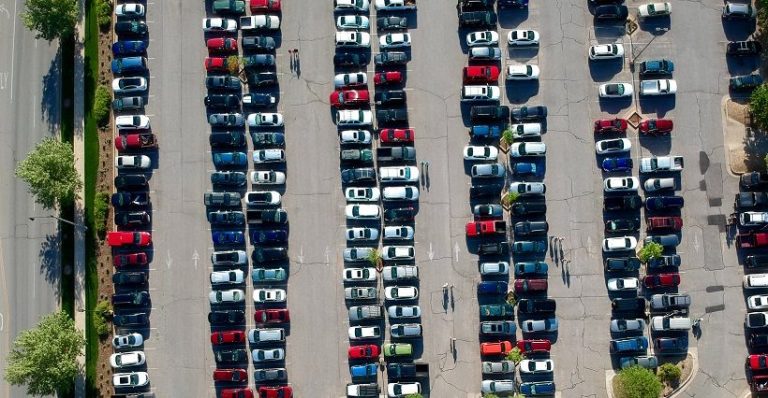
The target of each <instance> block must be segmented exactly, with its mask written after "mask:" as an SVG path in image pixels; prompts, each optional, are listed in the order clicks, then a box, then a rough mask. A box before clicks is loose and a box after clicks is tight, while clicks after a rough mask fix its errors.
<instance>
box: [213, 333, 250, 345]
mask: <svg viewBox="0 0 768 398" xmlns="http://www.w3.org/2000/svg"><path fill="white" fill-rule="evenodd" d="M244 341H245V333H244V332H243V331H242V330H224V331H221V332H213V333H211V344H231V343H242V342H244Z"/></svg>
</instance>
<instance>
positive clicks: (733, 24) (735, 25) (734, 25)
mask: <svg viewBox="0 0 768 398" xmlns="http://www.w3.org/2000/svg"><path fill="white" fill-rule="evenodd" d="M722 24H723V33H725V37H726V39H728V40H729V41H738V40H748V39H749V36H750V35H752V33H753V32H754V31H755V27H756V23H755V21H754V20H751V21H738V20H733V21H731V20H728V19H725V18H722Z"/></svg>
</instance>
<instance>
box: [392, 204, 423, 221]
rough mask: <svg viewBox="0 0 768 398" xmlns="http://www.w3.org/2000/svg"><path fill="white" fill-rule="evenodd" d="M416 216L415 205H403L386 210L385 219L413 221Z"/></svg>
mask: <svg viewBox="0 0 768 398" xmlns="http://www.w3.org/2000/svg"><path fill="white" fill-rule="evenodd" d="M415 216H416V209H414V208H413V207H401V208H396V209H387V210H385V211H384V221H386V222H411V221H413V219H414V217H415Z"/></svg>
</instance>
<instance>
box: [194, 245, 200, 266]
mask: <svg viewBox="0 0 768 398" xmlns="http://www.w3.org/2000/svg"><path fill="white" fill-rule="evenodd" d="M197 260H200V255H199V254H197V249H195V252H194V253H192V261H194V262H195V269H197Z"/></svg>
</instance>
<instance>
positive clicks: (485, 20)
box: [459, 11, 497, 28]
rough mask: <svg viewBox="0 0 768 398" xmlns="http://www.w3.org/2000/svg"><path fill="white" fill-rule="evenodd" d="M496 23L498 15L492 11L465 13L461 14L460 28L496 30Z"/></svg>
mask: <svg viewBox="0 0 768 398" xmlns="http://www.w3.org/2000/svg"><path fill="white" fill-rule="evenodd" d="M496 22H497V18H496V14H494V13H493V12H491V11H465V12H462V13H460V14H459V27H462V28H485V27H489V28H491V27H493V28H495V27H496Z"/></svg>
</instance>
